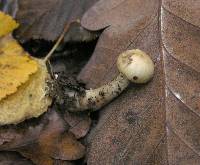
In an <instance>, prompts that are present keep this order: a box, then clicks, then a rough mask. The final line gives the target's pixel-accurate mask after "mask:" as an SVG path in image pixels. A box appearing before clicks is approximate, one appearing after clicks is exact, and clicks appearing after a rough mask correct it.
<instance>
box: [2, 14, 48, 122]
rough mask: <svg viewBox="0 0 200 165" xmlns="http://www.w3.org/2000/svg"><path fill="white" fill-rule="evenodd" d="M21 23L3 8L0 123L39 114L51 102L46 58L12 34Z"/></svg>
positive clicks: (45, 109) (20, 120)
mask: <svg viewBox="0 0 200 165" xmlns="http://www.w3.org/2000/svg"><path fill="white" fill-rule="evenodd" d="M17 26H18V24H17V23H16V22H15V21H14V20H13V19H12V18H11V17H10V16H8V15H6V14H4V13H2V12H0V37H1V38H0V125H5V124H17V123H19V122H22V121H24V120H25V119H29V118H32V117H38V116H40V115H41V114H43V113H44V112H45V111H47V109H48V106H49V105H50V104H51V98H50V97H49V96H48V94H47V93H48V91H47V87H48V86H47V83H46V82H47V80H48V79H50V76H49V74H48V71H47V67H46V65H45V61H43V60H39V59H36V58H33V57H31V56H30V55H29V54H28V53H26V52H25V51H24V50H23V48H22V47H21V46H20V45H19V43H18V42H17V41H16V40H15V39H14V38H13V37H12V36H11V35H10V34H9V33H10V32H11V31H12V30H13V29H14V28H16V27H17Z"/></svg>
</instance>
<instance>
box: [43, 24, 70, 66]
mask: <svg viewBox="0 0 200 165" xmlns="http://www.w3.org/2000/svg"><path fill="white" fill-rule="evenodd" d="M68 30H69V24H66V26H65V28H64V30H63V32H62V34H61V35H60V37H59V38H58V40H57V41H56V43H55V45H54V46H53V48H52V49H51V50H50V51H49V53H48V54H47V55H46V57H45V58H44V62H45V63H47V61H49V59H50V57H51V56H52V54H53V53H54V51H55V50H56V48H57V47H58V46H59V44H60V43H61V41H62V40H63V38H64V36H65V33H67V31H68Z"/></svg>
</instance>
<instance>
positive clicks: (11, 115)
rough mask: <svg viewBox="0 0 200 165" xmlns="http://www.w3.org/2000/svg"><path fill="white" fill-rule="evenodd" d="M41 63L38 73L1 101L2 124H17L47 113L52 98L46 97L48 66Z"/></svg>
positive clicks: (0, 116) (0, 114)
mask: <svg viewBox="0 0 200 165" xmlns="http://www.w3.org/2000/svg"><path fill="white" fill-rule="evenodd" d="M38 63H40V65H39V68H38V71H37V72H36V73H35V74H33V75H32V76H30V78H29V80H28V81H27V82H26V83H25V84H23V85H22V86H20V87H19V88H18V90H17V92H16V93H14V94H12V95H10V96H8V97H7V98H6V99H3V100H2V101H0V107H1V111H0V124H1V125H3V124H11V123H12V124H17V123H19V122H21V121H23V120H25V119H27V118H32V117H38V116H40V115H41V114H42V113H44V112H46V111H47V109H48V106H49V105H50V104H51V98H50V97H48V96H46V93H47V91H46V88H47V84H46V80H47V79H49V74H48V72H47V68H46V65H45V64H44V63H43V61H38Z"/></svg>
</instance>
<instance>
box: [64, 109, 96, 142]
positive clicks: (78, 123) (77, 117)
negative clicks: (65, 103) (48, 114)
mask: <svg viewBox="0 0 200 165" xmlns="http://www.w3.org/2000/svg"><path fill="white" fill-rule="evenodd" d="M64 120H65V121H66V122H67V123H68V124H69V126H70V128H69V131H70V132H71V133H73V134H74V135H75V137H76V138H77V139H79V138H82V137H84V136H85V135H86V134H87V133H88V131H89V129H90V125H91V122H92V121H91V119H90V117H89V115H88V114H74V113H70V112H67V111H66V112H65V114H64Z"/></svg>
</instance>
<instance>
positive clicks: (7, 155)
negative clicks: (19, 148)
mask: <svg viewBox="0 0 200 165" xmlns="http://www.w3.org/2000/svg"><path fill="white" fill-rule="evenodd" d="M0 164H1V165H14V164H16V165H34V164H33V163H32V162H31V161H29V160H27V159H25V158H24V157H22V156H21V155H19V154H18V153H15V152H5V151H4V152H0Z"/></svg>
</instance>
